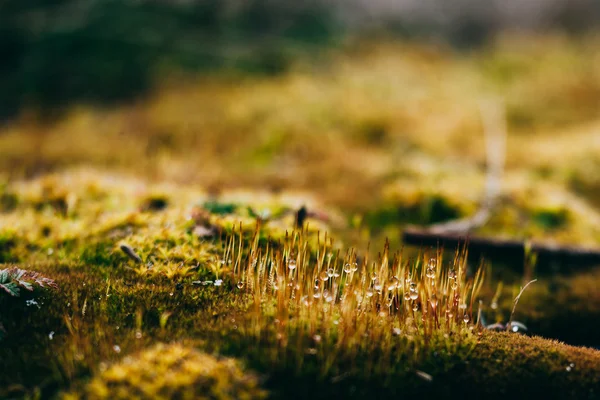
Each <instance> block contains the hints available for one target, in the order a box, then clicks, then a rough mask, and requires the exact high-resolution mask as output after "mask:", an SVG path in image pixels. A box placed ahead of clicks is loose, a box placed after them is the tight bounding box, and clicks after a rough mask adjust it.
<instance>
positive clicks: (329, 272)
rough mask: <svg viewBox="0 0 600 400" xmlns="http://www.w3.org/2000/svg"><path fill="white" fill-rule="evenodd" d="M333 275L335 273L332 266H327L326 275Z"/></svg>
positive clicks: (331, 276)
mask: <svg viewBox="0 0 600 400" xmlns="http://www.w3.org/2000/svg"><path fill="white" fill-rule="evenodd" d="M334 275H335V271H334V270H333V268H329V269H328V270H327V276H328V277H330V278H333V276H334Z"/></svg>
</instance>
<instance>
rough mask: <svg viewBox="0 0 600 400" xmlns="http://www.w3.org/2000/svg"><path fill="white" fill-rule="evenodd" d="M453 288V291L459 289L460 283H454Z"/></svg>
mask: <svg viewBox="0 0 600 400" xmlns="http://www.w3.org/2000/svg"><path fill="white" fill-rule="evenodd" d="M451 287H452V289H453V290H456V289H457V288H458V283H456V282H452V286H451Z"/></svg>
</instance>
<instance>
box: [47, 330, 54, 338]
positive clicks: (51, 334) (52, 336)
mask: <svg viewBox="0 0 600 400" xmlns="http://www.w3.org/2000/svg"><path fill="white" fill-rule="evenodd" d="M48 339H50V340H52V339H54V331H51V332H50V333H49V334H48Z"/></svg>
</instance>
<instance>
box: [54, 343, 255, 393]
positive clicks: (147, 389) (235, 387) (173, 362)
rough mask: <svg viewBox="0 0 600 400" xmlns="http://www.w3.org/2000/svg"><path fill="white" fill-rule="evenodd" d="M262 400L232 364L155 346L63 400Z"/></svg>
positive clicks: (249, 376) (171, 346) (177, 346)
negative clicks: (78, 399)
mask: <svg viewBox="0 0 600 400" xmlns="http://www.w3.org/2000/svg"><path fill="white" fill-rule="evenodd" d="M82 397H83V398H86V399H90V400H91V399H132V398H154V399H159V398H163V399H174V398H177V399H215V400H216V399H219V400H229V399H262V398H265V397H266V392H265V391H264V390H263V389H261V388H260V386H259V382H258V379H257V377H256V376H255V375H252V374H249V373H246V372H244V371H243V370H242V368H241V367H240V365H239V363H238V362H237V361H235V360H233V359H218V358H216V357H214V356H211V355H208V354H205V353H202V352H200V351H197V350H195V349H193V348H189V347H185V346H183V345H181V344H168V345H167V344H162V343H159V344H157V345H155V346H153V347H152V348H150V349H148V350H145V351H142V352H141V353H139V354H137V355H134V356H127V357H125V358H124V359H123V360H122V361H121V362H119V363H116V364H114V365H112V366H110V367H108V368H107V369H106V370H104V371H103V372H101V373H100V374H99V375H98V376H96V377H94V378H93V379H92V380H91V381H90V382H89V383H88V385H87V386H86V387H85V389H84V390H83V392H82V393H72V394H68V395H66V396H65V398H66V399H77V398H82Z"/></svg>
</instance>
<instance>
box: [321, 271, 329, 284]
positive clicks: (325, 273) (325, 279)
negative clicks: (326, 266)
mask: <svg viewBox="0 0 600 400" xmlns="http://www.w3.org/2000/svg"><path fill="white" fill-rule="evenodd" d="M319 278H321V280H322V281H323V282H326V281H327V280H328V279H329V275H328V274H327V271H321V273H320V274H319Z"/></svg>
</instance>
